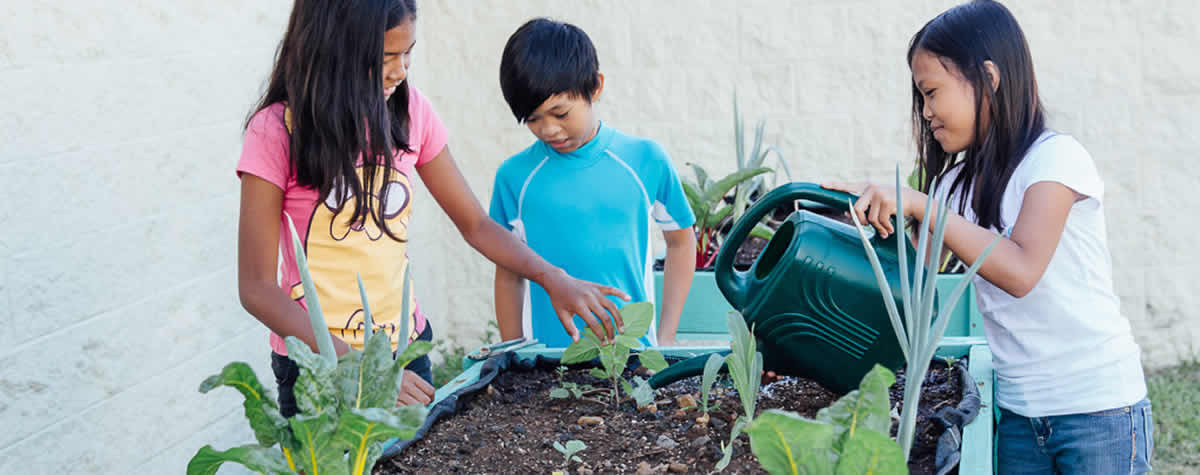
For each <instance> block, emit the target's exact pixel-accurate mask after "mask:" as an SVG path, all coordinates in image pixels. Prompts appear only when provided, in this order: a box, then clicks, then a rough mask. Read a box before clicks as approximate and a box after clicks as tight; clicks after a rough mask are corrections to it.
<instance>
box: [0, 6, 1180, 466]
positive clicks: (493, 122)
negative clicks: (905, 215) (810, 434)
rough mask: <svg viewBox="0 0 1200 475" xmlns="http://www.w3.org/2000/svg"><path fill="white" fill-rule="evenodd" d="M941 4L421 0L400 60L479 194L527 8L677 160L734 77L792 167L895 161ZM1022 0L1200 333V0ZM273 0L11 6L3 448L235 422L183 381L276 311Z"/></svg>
mask: <svg viewBox="0 0 1200 475" xmlns="http://www.w3.org/2000/svg"><path fill="white" fill-rule="evenodd" d="M953 3H955V2H947V1H910V2H890V1H832V0H830V1H809V2H785V1H773V2H771V1H751V0H742V1H739V2H716V1H701V0H691V1H654V2H651V1H644V0H642V1H634V0H622V1H569V2H563V1H550V0H542V1H520V2H500V1H466V0H462V1H448V0H447V1H436V2H434V1H426V2H422V4H421V8H422V11H421V18H420V22H419V27H418V28H419V38H420V41H419V45H418V47H417V57H416V60H415V65H414V68H413V71H412V81H413V83H414V84H415V85H417V86H418V87H420V88H421V89H422V90H423V91H424V92H425V93H426V94H427V95H428V96H429V97H430V98H431V100H432V101H433V102H434V104H435V106H436V107H437V109H438V111H439V113H440V114H441V117H442V119H443V120H444V121H445V123H446V124H447V125H448V126H449V128H450V129H451V133H452V138H451V149H452V151H453V152H454V155H455V156H456V158H457V160H458V162H459V166H460V167H461V168H462V170H463V172H464V174H465V175H466V177H467V179H468V181H469V182H470V184H471V186H472V189H473V190H474V191H475V192H476V194H477V196H479V197H480V200H481V201H482V202H483V203H484V204H485V206H486V201H487V198H488V196H489V194H490V187H491V179H492V176H493V174H494V172H495V170H496V167H497V166H498V165H499V163H500V162H501V160H503V159H504V158H505V157H506V156H508V155H509V154H511V153H513V152H515V151H518V150H520V149H521V148H523V147H524V146H526V145H527V144H528V143H529V142H530V141H531V140H532V137H531V135H530V134H529V133H528V131H526V130H525V129H524V128H523V127H522V126H520V125H518V124H517V123H516V122H515V121H514V120H513V119H512V116H511V115H510V114H509V112H508V109H507V107H506V106H505V104H504V102H503V99H502V97H501V95H500V91H499V86H498V79H497V75H498V72H497V71H498V63H499V55H500V50H501V48H502V46H503V43H504V41H505V39H506V38H507V36H508V35H509V34H510V33H511V32H512V31H513V30H514V29H515V28H516V27H517V26H518V25H519V24H520V23H521V22H523V21H524V20H526V19H528V18H529V17H532V16H538V15H548V16H552V17H557V18H560V19H564V20H568V21H571V22H574V23H576V24H578V25H579V26H581V27H582V28H584V29H585V30H586V31H587V32H588V33H589V34H590V35H591V37H592V39H593V41H594V42H595V43H596V45H597V48H598V49H599V52H600V61H601V68H602V71H603V72H604V73H605V74H606V77H607V82H606V88H605V93H604V96H603V97H602V99H601V101H600V102H599V103H598V104H597V107H598V110H599V112H600V114H601V117H602V118H603V119H604V120H606V121H607V122H608V123H610V124H612V125H614V126H616V127H619V128H621V129H623V130H625V131H626V132H630V133H634V134H640V135H645V136H649V137H652V138H654V139H656V140H658V141H660V142H661V143H662V144H663V145H664V146H665V147H666V149H667V150H668V151H669V152H670V153H671V154H672V156H673V159H674V161H675V164H676V166H677V167H680V168H681V169H682V167H683V166H684V164H685V163H686V162H697V163H700V164H703V165H704V166H705V167H707V168H709V169H710V170H711V171H713V172H714V173H717V172H719V173H724V172H728V171H730V170H731V169H732V168H733V166H734V162H733V137H732V123H731V122H732V104H731V97H732V93H733V91H734V89H735V88H736V89H737V91H738V94H739V97H740V99H741V104H742V110H743V112H744V113H745V114H746V116H747V119H748V121H752V120H755V119H757V118H760V117H761V118H765V119H767V121H768V122H767V124H768V126H767V140H768V141H769V142H771V143H774V144H776V145H777V146H779V147H780V148H781V149H782V150H783V152H784V153H785V154H786V156H787V160H788V164H789V166H790V167H791V170H792V175H793V178H795V179H798V180H805V181H820V180H824V179H852V178H857V177H864V176H865V177H872V178H874V179H888V178H890V173H891V170H892V167H893V164H894V163H895V162H896V161H897V160H901V161H903V162H906V163H907V162H908V158H907V157H911V156H912V154H913V151H912V147H911V144H910V140H909V139H908V136H909V130H908V122H907V118H908V107H909V98H908V87H909V86H908V83H909V76H908V71H907V67H906V65H905V63H904V59H903V57H904V51H905V48H906V46H907V41H908V39H909V37H910V35H911V34H912V33H913V32H915V31H916V29H917V28H919V27H920V25H921V24H922V23H923V22H924V21H926V20H927V19H929V18H931V17H932V16H933V15H935V14H937V13H938V12H940V11H941V10H943V9H944V8H945V7H947V6H949V5H952V4H953ZM1012 3H1013V5H1011V8H1012V9H1013V10H1014V12H1015V13H1016V15H1017V17H1018V19H1019V20H1020V21H1021V22H1022V24H1023V26H1024V28H1025V31H1026V34H1027V36H1028V37H1029V41H1030V44H1031V49H1032V51H1033V54H1034V61H1035V63H1036V65H1037V72H1038V77H1039V81H1040V86H1041V91H1042V97H1043V98H1044V99H1045V101H1046V103H1047V105H1048V109H1049V112H1050V119H1051V125H1052V126H1053V127H1054V128H1056V129H1059V130H1061V131H1064V132H1067V133H1070V134H1073V135H1075V136H1076V137H1078V138H1079V140H1080V141H1081V142H1082V143H1083V144H1084V145H1085V146H1086V147H1087V148H1088V149H1089V151H1090V152H1091V153H1092V155H1093V156H1094V157H1095V159H1096V161H1097V163H1098V164H1099V166H1100V170H1101V174H1102V175H1103V178H1104V180H1105V182H1106V185H1107V191H1108V196H1107V203H1106V206H1107V211H1108V222H1109V233H1108V235H1109V244H1110V248H1111V251H1112V254H1113V260H1114V266H1115V276H1116V282H1117V291H1118V293H1119V294H1120V295H1121V297H1122V301H1123V310H1124V312H1125V313H1126V315H1128V317H1129V319H1130V321H1131V322H1132V324H1133V328H1134V332H1135V334H1136V336H1137V339H1138V342H1139V343H1140V344H1141V345H1142V347H1143V349H1144V362H1145V364H1146V365H1147V366H1149V367H1158V366H1163V365H1169V364H1172V363H1175V362H1178V361H1180V360H1184V359H1191V358H1195V357H1197V352H1198V351H1200V318H1198V315H1197V310H1196V308H1197V306H1198V305H1200V300H1198V298H1197V296H1196V294H1197V292H1196V291H1197V286H1196V285H1195V284H1194V282H1193V281H1192V280H1191V278H1190V277H1191V276H1192V275H1193V274H1194V271H1193V269H1195V268H1197V266H1198V265H1200V257H1198V253H1197V252H1196V250H1195V249H1196V246H1195V245H1194V244H1193V242H1194V241H1195V237H1194V236H1195V235H1196V232H1197V231H1200V226H1198V225H1197V224H1196V223H1195V222H1194V221H1193V220H1192V219H1191V218H1192V217H1195V216H1198V215H1200V205H1197V201H1196V200H1195V199H1193V198H1192V196H1191V195H1190V191H1192V190H1193V189H1195V188H1196V186H1197V185H1200V165H1197V158H1200V157H1197V152H1196V150H1200V133H1197V131H1198V130H1200V119H1197V115H1198V113H1197V111H1200V66H1198V65H1197V62H1196V61H1195V59H1196V58H1197V57H1198V56H1197V50H1196V47H1195V46H1194V45H1196V44H1200V33H1198V32H1197V31H1198V30H1197V29H1196V28H1195V25H1196V24H1200V7H1198V6H1197V5H1198V4H1197V3H1195V2H1191V1H1183V0H1179V1H1167V0H1163V1H1138V2H1132V1H1117V0H1102V1H1082V0H1077V1H1061V2H1012ZM289 4H290V2H287V1H283V0H276V1H271V2H232V1H226V0H213V1H208V2H145V1H133V0H122V1H117V2H71V3H69V4H63V3H62V2H49V1H45V0H34V1H30V2H5V3H4V5H3V6H0V91H2V92H0V97H2V98H3V99H2V100H0V178H3V182H4V183H5V184H6V189H5V191H4V197H5V200H6V202H7V205H6V206H3V207H0V228H2V229H3V230H4V231H3V232H2V233H0V267H2V269H3V272H0V309H4V310H0V426H2V427H5V428H6V430H5V431H4V433H3V434H2V435H0V473H57V472H71V471H77V472H87V473H112V472H137V473H178V472H179V471H181V470H182V468H183V466H184V464H185V463H186V461H187V459H188V458H190V457H191V455H192V454H193V453H194V452H195V450H196V449H197V448H199V447H200V446H201V445H204V444H206V443H212V444H214V445H215V446H217V447H220V448H225V447H230V446H233V445H238V444H241V443H246V442H248V441H250V440H251V436H250V434H249V431H248V430H246V429H245V427H244V425H245V424H244V422H243V419H242V416H241V408H240V403H239V396H237V395H236V394H235V393H234V392H233V391H229V390H221V391H216V392H214V393H211V394H208V395H201V394H199V393H198V392H196V387H197V386H198V385H199V382H200V381H201V380H202V379H203V378H204V377H205V376H207V375H208V374H211V373H214V372H216V371H218V370H219V369H220V367H221V366H222V365H223V364H224V363H226V362H228V361H231V360H235V359H238V360H244V361H249V362H252V363H253V364H254V366H255V368H256V370H257V371H258V374H259V376H260V377H261V378H262V379H263V380H264V382H265V383H267V384H268V385H269V386H273V383H272V378H271V375H270V372H269V368H268V365H267V361H268V360H267V351H268V349H267V347H266V336H265V335H266V332H265V330H264V329H263V328H262V327H261V325H259V324H258V323H257V322H255V321H254V320H253V319H252V318H251V317H249V316H248V315H247V314H245V312H244V311H242V310H241V308H240V306H239V305H238V303H237V296H236V287H235V278H236V277H235V271H234V260H235V247H234V246H235V238H236V215H237V200H238V197H237V190H238V187H237V186H238V185H237V181H236V179H235V177H234V174H233V167H234V164H235V162H236V159H237V155H238V151H239V149H240V141H241V132H240V126H241V124H242V120H243V119H244V118H245V115H246V113H247V112H248V109H249V107H250V106H251V104H252V102H253V99H254V97H255V95H256V94H257V93H258V91H259V90H260V88H261V87H262V84H263V81H264V78H265V75H266V73H267V70H268V68H269V65H270V64H269V63H270V59H271V55H272V53H273V51H274V48H275V45H276V43H277V41H278V40H279V36H280V34H281V32H282V28H283V25H284V22H285V21H286V18H287V14H288V10H289V8H290V5H289ZM685 173H686V172H685ZM416 206H417V208H416V212H415V218H414V220H415V222H414V223H413V226H412V228H413V229H414V230H415V231H414V233H413V238H412V240H413V242H412V252H411V254H412V256H413V259H414V262H415V263H416V273H417V277H418V278H419V280H418V288H417V291H418V296H419V298H420V299H421V301H422V303H423V306H424V307H425V309H426V310H427V311H428V312H429V313H430V315H432V316H433V318H435V319H436V320H435V325H436V328H437V329H438V331H439V338H442V337H453V338H456V339H459V340H460V341H463V342H470V343H473V342H474V341H476V340H477V339H478V338H479V337H480V336H481V335H482V328H483V327H484V325H483V323H484V322H486V321H487V320H490V319H491V318H492V304H491V292H492V291H491V278H492V267H491V265H490V264H488V263H487V262H486V261H485V260H484V259H483V258H482V257H480V256H479V255H478V254H475V253H474V252H473V251H472V250H470V249H469V248H468V246H467V245H466V244H465V243H464V242H463V241H462V240H461V239H459V238H458V237H457V232H456V231H455V230H454V228H453V226H452V225H451V224H450V222H449V220H448V219H446V218H445V216H444V215H443V214H442V213H441V211H440V210H439V209H438V208H437V206H436V205H435V204H434V203H433V201H432V200H431V199H429V198H428V194H426V193H425V192H424V190H423V189H420V190H418V201H417V205H416ZM1098 350H1100V349H1098Z"/></svg>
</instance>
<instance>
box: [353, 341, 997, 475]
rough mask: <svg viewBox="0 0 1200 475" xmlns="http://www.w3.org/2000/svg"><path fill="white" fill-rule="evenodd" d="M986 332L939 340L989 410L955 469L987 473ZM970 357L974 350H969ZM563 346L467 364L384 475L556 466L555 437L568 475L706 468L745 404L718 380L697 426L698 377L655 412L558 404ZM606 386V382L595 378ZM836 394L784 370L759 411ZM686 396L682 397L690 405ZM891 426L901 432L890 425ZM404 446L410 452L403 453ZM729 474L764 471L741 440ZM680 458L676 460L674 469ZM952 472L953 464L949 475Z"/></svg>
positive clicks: (926, 460)
mask: <svg viewBox="0 0 1200 475" xmlns="http://www.w3.org/2000/svg"><path fill="white" fill-rule="evenodd" d="M978 343H981V342H980V341H979V340H972V341H970V342H967V341H965V340H962V339H960V340H958V341H956V342H954V343H951V344H949V345H947V346H944V347H943V351H941V352H939V354H940V355H943V356H955V357H964V358H962V359H960V360H959V361H960V363H959V364H963V365H966V364H968V362H969V363H970V364H969V366H968V367H969V371H970V373H971V375H972V377H973V378H975V380H976V382H977V387H978V389H979V390H980V391H979V392H980V396H981V399H982V403H983V407H982V409H981V410H980V415H979V416H978V417H976V418H975V420H974V421H973V422H972V423H970V424H968V425H967V427H966V428H965V431H964V436H963V439H964V441H963V447H962V460H961V463H960V467H961V468H960V469H959V471H958V473H964V474H981V475H982V474H985V473H991V451H992V444H991V442H992V441H991V427H992V425H991V408H990V406H991V387H992V380H991V378H992V373H991V368H990V363H991V359H990V354H989V353H988V352H987V349H986V346H981V345H978ZM706 351H712V348H705V349H701V348H692V349H685V348H677V349H665V350H664V352H665V353H666V354H667V355H668V357H682V356H687V355H690V354H698V353H703V352H706ZM968 353H970V358H965V357H966V356H967V355H968ZM560 354H561V351H556V350H553V349H547V348H538V347H533V348H529V349H524V350H520V351H518V352H515V353H513V354H511V355H505V356H499V357H496V358H509V359H511V362H507V363H505V366H506V367H507V370H505V371H500V372H499V373H498V374H497V375H496V376H495V378H494V379H492V380H491V382H490V384H481V383H480V382H479V377H480V372H481V370H483V371H488V370H485V369H484V367H485V365H484V364H475V365H473V366H469V367H468V368H467V370H465V371H464V373H463V374H462V375H461V376H460V377H459V378H456V379H455V380H454V381H452V382H451V384H449V385H447V386H446V387H443V388H442V389H440V390H439V392H438V401H437V402H435V406H434V409H433V410H432V411H431V417H437V416H439V415H440V416H443V418H442V419H441V420H440V421H438V422H436V423H435V424H432V426H431V427H429V428H428V430H427V431H426V432H424V434H423V435H422V436H421V438H420V439H419V440H417V441H415V442H412V443H411V444H398V445H396V446H393V447H392V448H390V449H389V450H388V451H387V452H386V453H385V457H384V459H381V460H380V462H379V463H378V465H377V466H376V469H375V473H377V474H394V473H455V472H457V473H548V472H550V471H554V470H561V469H562V468H563V467H564V463H563V461H564V457H563V455H562V454H560V453H559V452H558V451H557V450H555V448H554V447H553V444H554V443H555V442H559V443H560V444H563V443H565V442H566V441H569V440H579V441H582V442H584V443H585V444H586V445H587V449H585V450H583V451H581V452H579V453H578V454H576V455H577V456H578V457H580V460H581V461H582V462H572V463H571V464H570V471H571V473H580V469H581V468H582V469H583V470H582V473H588V470H591V471H593V472H594V473H636V472H637V471H638V470H639V468H641V469H643V470H645V469H647V468H648V469H651V470H654V471H656V472H658V473H664V472H668V471H670V470H672V469H674V470H683V472H684V473H708V472H710V471H712V469H713V467H714V465H715V464H716V461H717V460H718V459H719V458H720V455H721V454H720V443H721V442H728V438H729V432H730V430H729V424H730V423H731V422H732V421H733V419H734V417H732V415H733V414H736V413H737V411H740V410H741V405H740V403H739V402H738V399H737V397H736V395H735V394H734V392H733V391H731V390H729V389H728V383H727V382H726V383H725V384H721V383H718V385H717V387H716V388H715V389H714V391H713V393H714V394H713V396H712V398H711V399H712V401H713V404H715V401H720V405H719V406H717V408H716V409H713V410H712V411H711V418H710V423H709V424H708V426H707V427H698V426H699V425H698V424H697V423H696V422H695V419H696V417H697V416H699V412H697V411H696V410H690V411H687V412H686V413H685V414H684V415H682V416H681V415H679V414H677V413H676V411H677V410H678V409H679V405H680V401H679V399H678V398H679V397H680V396H683V395H685V394H686V395H691V396H693V397H694V398H695V397H698V396H697V393H698V389H697V387H698V383H697V381H696V378H692V379H689V380H684V381H680V382H677V383H675V384H672V385H670V386H667V387H665V388H663V389H661V390H659V391H658V394H657V397H656V399H657V401H658V402H659V403H661V404H656V405H657V406H658V407H657V408H656V411H655V412H653V413H649V412H641V413H639V412H638V411H637V410H636V409H635V408H634V407H633V404H632V403H631V402H629V401H624V402H622V404H621V405H620V406H619V407H613V406H611V405H609V404H606V403H605V404H602V403H596V402H588V401H581V400H577V399H571V400H553V399H551V398H549V397H548V394H549V391H550V390H551V389H553V388H554V387H557V386H559V384H560V375H559V374H558V373H557V372H556V371H555V368H556V367H557V362H556V361H557V360H556V358H557V357H558V356H560ZM949 375H950V372H949V371H948V370H947V369H946V366H945V364H944V363H939V364H937V365H935V366H934V367H933V368H932V369H931V370H930V373H929V376H928V378H927V379H926V390H925V393H924V394H923V397H922V403H921V409H922V410H921V412H920V415H919V422H918V434H919V436H918V437H917V446H916V448H914V452H913V453H914V456H913V460H914V462H915V464H914V465H913V466H912V467H911V468H912V469H913V470H912V473H933V471H932V467H933V461H932V451H933V448H934V447H935V445H934V444H935V443H936V442H935V440H936V437H937V435H939V434H941V427H940V424H938V423H936V422H932V421H930V420H929V415H930V414H931V413H932V412H933V411H934V410H935V408H940V407H944V406H947V405H952V404H957V403H958V401H957V398H958V397H959V396H958V395H960V394H961V392H960V391H959V389H960V388H958V387H957V384H956V383H955V381H954V378H949V377H948V376H949ZM561 378H562V379H561V381H567V382H577V383H585V384H597V381H596V379H595V378H592V377H591V376H589V375H588V374H587V370H586V367H584V366H578V367H573V368H571V370H569V371H567V372H566V373H565V374H564V375H562V376H561ZM902 378H903V372H900V373H898V374H897V379H898V381H897V383H898V384H897V385H896V386H894V387H893V389H892V400H893V403H895V402H896V401H898V398H899V397H900V394H899V392H897V391H898V388H899V383H901V382H902V381H903V379H902ZM597 385H598V384H597ZM838 396H839V395H838V394H834V393H832V392H829V391H827V390H825V389H824V388H821V387H820V386H819V385H816V384H815V383H812V382H809V381H806V380H803V379H796V378H788V379H784V380H782V381H779V382H776V383H773V384H770V385H767V386H765V387H764V388H763V390H762V392H761V393H760V395H759V398H758V401H759V402H758V409H759V410H760V411H761V410H765V409H770V408H778V409H785V410H790V411H794V412H797V413H800V414H801V415H804V416H808V417H811V416H812V415H813V414H815V413H816V411H817V410H819V409H821V408H822V407H825V406H828V405H829V404H830V403H832V402H833V401H834V400H835V399H836V398H837V397H838ZM685 404H686V402H685ZM581 417H599V418H601V419H603V421H604V422H603V424H602V425H589V424H587V423H588V421H587V420H584V421H583V422H584V423H583V424H581V423H580V422H581V421H580V418H581ZM893 430H894V429H893ZM401 447H403V449H402V450H398V449H400V448H401ZM736 447H737V449H736V450H735V455H734V458H733V460H732V462H731V463H730V465H729V467H728V468H727V469H726V471H725V473H765V472H764V471H763V470H762V469H761V468H760V467H759V466H758V463H757V461H756V459H755V458H754V455H753V454H752V453H751V452H750V450H749V444H748V442H747V441H746V439H745V438H744V437H743V438H742V439H740V440H739V442H738V445H737V446H736ZM673 464H674V465H673ZM952 473H953V472H952Z"/></svg>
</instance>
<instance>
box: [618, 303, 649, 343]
mask: <svg viewBox="0 0 1200 475" xmlns="http://www.w3.org/2000/svg"><path fill="white" fill-rule="evenodd" d="M621 319H622V320H623V321H624V322H625V331H624V332H623V333H624V334H625V335H630V336H632V337H634V338H641V337H642V336H645V335H646V332H648V331H650V325H651V324H653V323H654V304H652V303H650V302H637V303H631V304H629V305H626V306H624V307H621Z"/></svg>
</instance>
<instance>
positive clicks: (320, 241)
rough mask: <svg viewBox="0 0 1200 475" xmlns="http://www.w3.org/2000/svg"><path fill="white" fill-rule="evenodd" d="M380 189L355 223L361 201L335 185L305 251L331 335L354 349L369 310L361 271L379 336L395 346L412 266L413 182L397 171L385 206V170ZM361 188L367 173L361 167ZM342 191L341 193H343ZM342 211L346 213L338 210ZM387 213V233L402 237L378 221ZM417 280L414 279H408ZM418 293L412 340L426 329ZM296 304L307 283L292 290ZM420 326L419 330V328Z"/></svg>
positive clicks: (317, 213)
mask: <svg viewBox="0 0 1200 475" xmlns="http://www.w3.org/2000/svg"><path fill="white" fill-rule="evenodd" d="M375 175H376V179H375V181H376V182H377V183H375V184H373V185H374V186H369V187H366V189H365V190H364V193H365V194H366V196H367V199H368V201H369V203H368V206H370V208H369V209H370V210H372V211H371V212H368V213H367V216H366V217H365V218H363V219H359V220H358V221H356V222H353V223H350V222H349V217H350V216H351V214H352V213H353V211H354V204H355V199H354V197H353V195H352V194H351V193H350V192H349V189H348V188H345V187H344V186H338V185H335V186H334V189H333V190H332V191H330V193H329V197H327V198H326V199H325V200H324V201H322V202H319V203H317V204H316V207H315V209H314V210H313V214H312V219H311V220H310V221H309V225H308V236H307V238H306V242H305V246H304V247H305V252H306V253H307V255H308V270H309V273H311V274H312V279H313V283H314V284H315V285H316V289H317V295H318V296H319V300H320V302H321V310H322V312H323V313H324V315H325V321H326V323H327V324H328V326H329V331H330V332H332V333H333V334H334V335H335V336H337V337H338V338H341V339H342V340H344V341H345V342H346V343H348V344H350V345H351V346H352V347H354V348H358V349H361V348H362V346H363V332H362V328H363V310H362V304H361V299H360V298H359V292H358V281H357V280H356V279H355V273H356V272H357V273H358V274H360V275H361V276H362V280H363V287H364V288H365V289H366V292H367V298H368V303H370V305H371V317H372V318H373V320H374V322H375V329H376V331H379V330H383V331H386V332H388V334H389V335H391V340H392V347H393V348H395V346H396V343H397V333H398V332H399V331H400V323H401V321H400V318H403V317H404V316H402V315H400V313H401V312H402V305H401V301H402V300H403V295H404V290H403V289H404V282H403V280H402V279H403V278H404V276H405V275H406V274H405V269H406V268H407V267H408V255H407V241H408V220H409V215H410V214H411V211H412V207H411V196H412V194H411V190H412V186H411V182H410V180H409V178H408V176H407V175H405V174H404V173H403V172H401V171H399V170H396V169H394V168H393V169H392V170H391V171H390V173H389V175H390V176H389V179H388V182H387V184H386V185H385V186H386V190H387V193H386V199H387V201H386V202H385V203H381V202H380V196H381V195H382V190H383V188H382V187H380V186H379V183H378V182H379V181H380V180H381V179H382V175H383V170H377V171H376V173H375ZM358 179H359V182H360V183H361V182H362V180H363V177H362V168H361V167H359V168H358ZM339 190H340V192H339ZM339 209H341V213H338V210H339ZM378 209H382V211H383V213H382V214H383V219H384V220H385V221H386V222H387V228H388V229H389V230H390V231H391V232H392V234H393V235H395V236H396V238H398V239H400V240H401V241H396V240H395V239H392V238H390V237H388V235H387V234H386V233H384V231H383V229H382V227H381V226H379V224H378V223H377V222H376V216H375V215H376V212H375V210H378ZM408 278H409V280H410V281H411V276H409V277H408ZM413 294H415V292H414V291H413V290H412V286H411V284H410V286H409V305H408V307H409V315H407V318H409V330H410V333H409V340H410V341H411V340H413V339H415V338H416V337H417V335H419V334H420V332H421V331H422V330H423V329H424V323H425V322H424V321H418V319H417V311H416V308H417V306H416V299H415V298H413V297H412V295H413ZM291 295H292V298H293V299H300V298H301V297H303V296H304V289H303V286H302V285H301V283H299V282H296V283H294V285H293V286H292V290H291ZM418 324H419V325H418Z"/></svg>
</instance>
